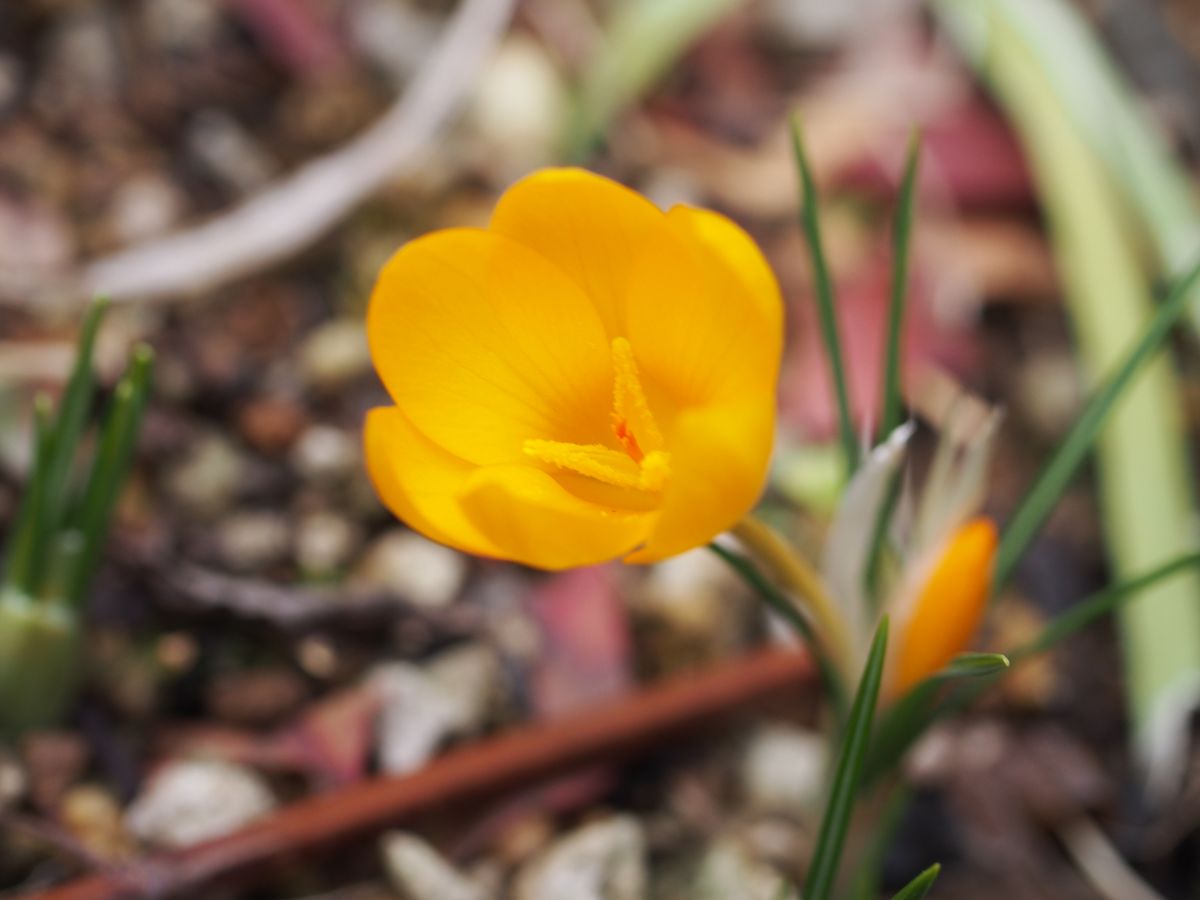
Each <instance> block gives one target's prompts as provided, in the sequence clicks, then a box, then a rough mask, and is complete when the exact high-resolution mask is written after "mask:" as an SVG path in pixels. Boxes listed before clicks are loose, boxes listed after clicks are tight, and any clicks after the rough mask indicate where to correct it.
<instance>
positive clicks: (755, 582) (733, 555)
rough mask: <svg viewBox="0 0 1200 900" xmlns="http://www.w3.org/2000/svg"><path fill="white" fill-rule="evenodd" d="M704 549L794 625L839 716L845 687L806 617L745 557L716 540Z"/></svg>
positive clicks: (843, 705)
mask: <svg viewBox="0 0 1200 900" xmlns="http://www.w3.org/2000/svg"><path fill="white" fill-rule="evenodd" d="M708 549H709V550H711V551H712V552H713V553H715V554H716V555H717V556H719V557H720V558H721V559H723V560H724V561H725V562H726V563H727V564H728V565H729V567H730V568H731V569H733V571H734V572H736V573H737V574H738V576H740V577H741V579H742V580H743V581H745V582H746V584H747V585H749V586H750V588H751V589H752V590H753V591H754V592H755V593H757V594H758V596H759V598H760V599H762V601H763V602H764V603H766V604H767V606H769V607H770V608H771V609H773V610H774V611H775V612H776V613H777V614H778V615H779V616H780V617H782V618H783V620H784V621H786V622H787V623H788V624H789V625H790V626H791V627H792V628H793V629H795V631H796V634H797V635H799V637H800V639H801V640H803V641H804V643H805V645H806V646H807V647H808V648H809V649H810V650H811V651H812V654H813V659H814V661H815V662H816V664H817V669H818V671H820V673H821V683H822V684H823V685H824V687H825V690H826V693H828V695H829V699H830V702H831V703H832V704H833V707H834V709H835V711H836V712H837V714H838V717H839V719H840V718H841V717H842V716H843V715H844V714H845V710H846V690H845V687H844V685H843V684H842V679H841V676H840V675H839V674H838V672H837V668H836V667H835V666H834V665H833V663H832V662H831V661H830V659H829V654H828V652H827V651H826V649H825V647H824V646H823V645H822V644H821V642H820V641H819V640H818V639H817V636H816V633H815V632H814V631H813V629H812V625H810V624H809V621H808V619H806V618H805V617H804V614H803V613H802V612H801V611H800V610H799V609H798V608H797V607H796V604H795V603H793V602H792V601H791V600H789V599H788V598H787V596H786V595H785V594H783V593H782V592H781V591H780V590H779V589H778V588H777V587H775V585H774V584H773V583H772V582H771V580H770V579H769V578H767V577H766V576H765V575H763V573H762V572H760V571H759V569H758V566H756V565H755V564H754V563H753V562H752V561H751V560H749V559H748V558H747V557H745V556H743V555H742V554H740V553H738V552H736V551H734V550H730V549H729V548H728V547H722V546H721V545H720V544H717V543H711V544H709V545H708Z"/></svg>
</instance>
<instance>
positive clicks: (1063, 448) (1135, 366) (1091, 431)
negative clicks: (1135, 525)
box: [993, 264, 1200, 587]
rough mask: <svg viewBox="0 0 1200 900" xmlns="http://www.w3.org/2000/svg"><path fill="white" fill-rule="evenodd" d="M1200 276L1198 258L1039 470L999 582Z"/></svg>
mask: <svg viewBox="0 0 1200 900" xmlns="http://www.w3.org/2000/svg"><path fill="white" fill-rule="evenodd" d="M1198 279H1200V264H1195V265H1193V266H1192V268H1191V269H1190V270H1189V271H1188V273H1187V275H1186V276H1185V277H1183V278H1181V279H1180V280H1179V281H1177V282H1175V284H1174V286H1173V287H1172V288H1171V291H1170V293H1169V295H1168V296H1167V298H1166V300H1164V301H1163V302H1162V304H1160V306H1159V307H1158V310H1157V311H1156V312H1155V314H1154V318H1153V319H1151V320H1150V324H1149V325H1148V326H1147V327H1146V330H1145V332H1143V334H1142V336H1141V338H1140V339H1139V340H1138V342H1137V344H1136V345H1135V346H1134V347H1133V349H1132V350H1130V352H1129V353H1128V355H1127V356H1126V357H1125V358H1124V360H1123V361H1122V363H1121V365H1120V366H1118V367H1117V368H1116V369H1115V370H1114V371H1113V372H1112V374H1111V375H1109V376H1108V378H1107V379H1105V381H1104V382H1103V384H1101V386H1100V387H1099V389H1098V390H1096V391H1095V392H1094V393H1093V394H1092V397H1091V399H1090V400H1088V403H1087V405H1086V406H1085V407H1084V410H1083V412H1082V413H1080V415H1079V418H1078V419H1076V421H1075V425H1074V426H1073V427H1072V428H1071V431H1070V432H1069V433H1068V434H1067V436H1066V438H1065V439H1064V440H1063V442H1062V444H1060V445H1059V447H1058V449H1057V450H1056V451H1055V453H1054V455H1053V456H1052V457H1051V458H1050V461H1049V462H1048V463H1046V465H1045V467H1043V469H1042V471H1041V472H1040V473H1039V474H1038V477H1037V480H1036V481H1035V482H1034V484H1033V487H1032V488H1030V489H1029V492H1028V493H1027V494H1026V495H1025V497H1024V498H1023V499H1022V501H1021V503H1020V505H1019V506H1018V507H1017V511H1016V512H1015V513H1013V516H1012V518H1011V519H1010V520H1009V522H1008V525H1007V527H1006V528H1005V529H1004V534H1003V535H1002V536H1001V539H1000V546H999V548H998V549H997V551H996V570H995V576H994V577H993V584H994V585H995V586H996V587H999V586H1000V585H1002V584H1004V583H1005V582H1006V581H1007V580H1008V578H1009V576H1010V575H1012V572H1013V569H1014V568H1015V567H1016V563H1017V560H1019V559H1020V558H1021V555H1022V554H1023V553H1024V552H1025V549H1026V548H1027V547H1028V546H1029V544H1030V542H1031V541H1032V540H1033V537H1034V535H1035V534H1036V533H1037V531H1038V529H1039V528H1040V527H1041V525H1042V523H1043V522H1044V521H1045V519H1046V517H1047V516H1048V515H1049V514H1050V510H1051V509H1053V507H1054V505H1055V503H1057V502H1058V499H1059V497H1061V496H1062V493H1063V491H1064V490H1065V489H1066V487H1067V485H1068V484H1069V483H1070V482H1071V479H1072V478H1073V477H1074V475H1075V473H1076V471H1077V470H1078V468H1079V466H1080V464H1081V463H1082V462H1083V460H1084V459H1085V458H1086V457H1087V455H1088V454H1089V453H1090V452H1091V450H1092V447H1093V445H1094V444H1095V443H1096V438H1097V437H1098V436H1099V434H1100V430H1101V428H1102V427H1103V425H1104V422H1105V419H1106V418H1107V416H1108V413H1109V412H1110V411H1111V409H1112V407H1113V405H1114V404H1115V403H1116V402H1117V400H1118V399H1120V397H1121V395H1122V394H1123V392H1124V390H1125V388H1126V387H1127V386H1128V384H1129V382H1130V381H1131V380H1132V379H1133V377H1134V376H1135V375H1136V374H1137V373H1138V371H1139V370H1140V369H1141V368H1142V366H1143V364H1144V363H1146V362H1147V361H1148V360H1149V359H1151V358H1152V357H1153V356H1154V354H1155V353H1156V352H1158V350H1160V349H1161V348H1162V346H1163V344H1164V343H1166V340H1167V338H1168V337H1169V336H1170V334H1171V329H1172V328H1174V326H1175V324H1176V323H1177V322H1178V321H1179V320H1180V318H1182V317H1183V315H1184V314H1185V313H1186V312H1187V310H1188V300H1189V298H1190V296H1191V292H1192V289H1193V287H1194V286H1195V285H1196V284H1197V281H1198Z"/></svg>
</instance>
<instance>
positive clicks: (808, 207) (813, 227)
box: [792, 117, 858, 475]
mask: <svg viewBox="0 0 1200 900" xmlns="http://www.w3.org/2000/svg"><path fill="white" fill-rule="evenodd" d="M792 152H793V153H794V155H795V158H796V170H797V172H798V173H799V176H800V207H801V210H800V222H801V225H802V226H803V229H804V237H805V240H806V242H807V243H808V255H809V259H810V260H811V261H812V274H813V289H814V294H815V295H816V301H817V314H818V317H819V319H820V323H821V340H822V342H823V343H824V344H825V355H826V358H827V359H828V360H829V374H830V380H831V381H832V382H833V389H834V394H835V396H836V399H837V410H838V434H839V437H840V439H841V443H842V453H843V454H845V457H846V471H847V474H848V475H853V474H854V470H855V469H857V468H858V438H857V437H856V436H855V433H854V420H853V419H852V418H851V415H850V393H849V390H848V388H847V387H846V366H845V363H844V362H843V360H842V339H841V336H840V334H839V333H838V321H837V300H836V298H835V296H834V290H833V279H832V278H831V277H830V274H829V265H828V263H827V262H826V260H825V245H824V243H823V242H822V239H821V218H820V209H819V207H818V203H819V198H818V197H817V184H816V181H815V180H814V179H813V174H812V169H811V168H810V167H809V165H808V156H807V154H806V153H805V152H804V134H803V132H802V131H801V128H800V119H799V117H793V118H792Z"/></svg>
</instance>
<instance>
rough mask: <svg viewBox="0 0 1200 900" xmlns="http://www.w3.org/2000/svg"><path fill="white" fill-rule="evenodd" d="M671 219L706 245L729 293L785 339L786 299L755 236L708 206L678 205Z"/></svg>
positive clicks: (675, 224)
mask: <svg viewBox="0 0 1200 900" xmlns="http://www.w3.org/2000/svg"><path fill="white" fill-rule="evenodd" d="M667 219H668V221H669V222H670V223H671V225H672V226H673V227H674V228H675V229H676V230H677V231H679V232H680V233H681V234H683V235H685V236H687V237H688V238H689V239H690V240H692V241H693V242H695V243H696V244H699V245H700V246H702V247H703V248H704V251H705V252H706V254H708V261H709V264H710V265H712V266H720V267H721V268H722V269H723V270H724V272H723V274H722V276H721V278H722V281H723V282H724V283H725V284H724V290H725V291H726V293H727V294H730V293H736V294H737V295H738V296H737V300H736V302H737V303H738V304H739V305H741V306H745V307H746V308H753V309H754V310H755V311H756V313H757V315H758V316H760V317H761V319H762V324H763V326H764V327H765V328H766V330H767V331H768V332H769V333H771V334H773V335H777V336H778V337H777V340H782V336H783V298H782V297H781V296H780V293H779V284H778V283H777V282H776V280H775V273H774V272H772V271H771V267H770V266H769V265H768V264H767V261H766V259H765V258H764V257H763V255H762V251H761V250H759V249H758V244H756V243H754V239H753V238H751V237H750V235H748V234H746V232H745V231H743V230H742V229H741V228H740V227H738V225H736V224H735V223H734V222H732V221H730V220H729V219H727V218H725V216H722V215H720V214H719V213H715V212H712V211H711V210H707V209H696V208H695V207H691V206H675V207H673V208H672V209H671V211H670V212H669V213H668V214H667Z"/></svg>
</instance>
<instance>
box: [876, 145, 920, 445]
mask: <svg viewBox="0 0 1200 900" xmlns="http://www.w3.org/2000/svg"><path fill="white" fill-rule="evenodd" d="M920 162H921V139H920V136H919V135H918V134H917V132H915V131H914V132H913V134H912V136H911V137H910V138H909V140H908V156H907V158H906V160H905V163H904V180H903V181H902V182H901V184H900V199H899V202H898V203H897V205H896V221H895V224H894V226H893V230H892V294H891V302H890V303H889V305H888V330H887V350H886V354H887V355H886V357H885V362H884V367H883V393H882V394H881V395H880V396H881V397H883V412H882V415H881V418H880V421H879V439H880V440H883V439H885V438H886V437H887V436H888V435H889V434H891V433H892V432H893V431H894V430H895V429H896V428H899V427H900V422H901V420H902V419H903V417H904V400H903V396H902V391H901V386H900V361H901V359H900V358H901V355H902V351H903V343H904V318H905V309H906V307H907V300H908V270H909V255H910V253H911V248H912V240H911V239H912V223H913V210H914V208H915V206H916V203H915V197H916V184H917V170H918V167H919V166H920Z"/></svg>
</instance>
